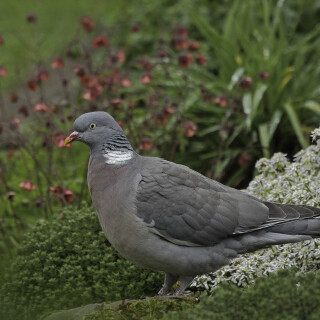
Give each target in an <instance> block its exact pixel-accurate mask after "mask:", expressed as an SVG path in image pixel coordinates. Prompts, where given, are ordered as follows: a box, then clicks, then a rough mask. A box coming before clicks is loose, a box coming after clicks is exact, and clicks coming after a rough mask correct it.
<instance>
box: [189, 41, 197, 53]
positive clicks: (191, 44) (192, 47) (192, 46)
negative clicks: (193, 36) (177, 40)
mask: <svg viewBox="0 0 320 320" xmlns="http://www.w3.org/2000/svg"><path fill="white" fill-rule="evenodd" d="M199 47H200V44H199V42H189V43H188V50H189V51H197V50H198V49H199Z"/></svg>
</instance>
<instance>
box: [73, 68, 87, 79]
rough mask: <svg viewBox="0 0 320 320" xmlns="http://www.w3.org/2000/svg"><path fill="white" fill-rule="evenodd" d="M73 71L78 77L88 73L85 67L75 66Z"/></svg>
mask: <svg viewBox="0 0 320 320" xmlns="http://www.w3.org/2000/svg"><path fill="white" fill-rule="evenodd" d="M73 72H74V73H75V75H76V76H77V77H80V78H81V77H83V76H84V75H85V74H86V72H85V71H84V69H83V68H82V67H75V68H74V69H73Z"/></svg>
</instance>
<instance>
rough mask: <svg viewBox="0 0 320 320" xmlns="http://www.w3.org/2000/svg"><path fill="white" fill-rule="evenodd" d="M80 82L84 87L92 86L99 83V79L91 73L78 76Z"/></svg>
mask: <svg viewBox="0 0 320 320" xmlns="http://www.w3.org/2000/svg"><path fill="white" fill-rule="evenodd" d="M80 82H81V84H82V85H83V86H84V87H86V88H93V87H95V86H97V85H98V84H99V79H98V78H97V77H96V76H93V75H91V74H85V75H84V76H82V77H80Z"/></svg>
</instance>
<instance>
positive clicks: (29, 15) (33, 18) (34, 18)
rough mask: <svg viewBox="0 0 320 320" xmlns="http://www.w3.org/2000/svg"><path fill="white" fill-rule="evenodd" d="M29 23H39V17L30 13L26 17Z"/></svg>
mask: <svg viewBox="0 0 320 320" xmlns="http://www.w3.org/2000/svg"><path fill="white" fill-rule="evenodd" d="M26 19H27V21H28V22H30V23H34V22H36V21H37V16H36V15H35V14H34V13H31V12H30V13H28V14H27V17H26Z"/></svg>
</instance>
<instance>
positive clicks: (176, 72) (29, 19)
mask: <svg viewBox="0 0 320 320" xmlns="http://www.w3.org/2000/svg"><path fill="white" fill-rule="evenodd" d="M319 12H320V4H319V2H318V1H314V0H287V1H283V0H278V1H276V0H270V1H264V0H260V1H254V0H248V1H239V0H238V1H230V0H224V1H220V2H213V1H209V0H203V1H189V2H186V1H183V0H179V1H175V2H174V3H173V2H172V1H169V0H162V1H147V0H141V1H137V2H129V1H126V0H119V1H117V2H115V3H113V2H111V3H110V2H108V3H106V2H105V1H102V0H98V1H96V2H95V4H94V5H92V3H89V2H88V1H85V0H78V1H75V0H70V1H60V0H57V1H55V2H49V1H41V2H40V1H35V0H26V1H24V2H23V4H21V3H12V2H11V3H9V2H8V1H1V3H0V52H1V55H0V179H1V184H0V208H1V209H0V231H1V232H0V254H1V257H5V259H4V258H3V259H0V261H1V262H0V264H4V265H6V264H8V263H9V261H10V260H11V258H10V257H13V256H14V255H15V254H16V253H15V248H16V246H17V244H18V243H19V242H20V240H21V236H22V235H23V234H24V232H25V231H26V230H28V229H29V227H30V226H32V225H33V224H34V223H35V222H36V221H37V220H39V219H43V218H44V219H51V218H52V216H54V215H56V214H58V212H59V211H60V210H61V209H62V208H64V207H66V206H70V205H71V206H75V207H77V208H78V209H79V208H81V205H82V203H83V201H85V202H88V203H90V197H89V195H88V191H87V187H86V167H87V160H88V150H87V149H86V147H85V146H83V145H80V144H74V145H73V146H72V148H64V147H63V140H64V138H65V136H66V135H67V134H68V132H69V130H70V129H71V128H72V123H73V121H74V119H75V118H76V117H77V116H78V115H80V114H82V113H84V112H89V111H95V110H104V111H108V112H109V113H111V114H112V115H113V116H114V117H115V118H116V120H117V121H119V123H120V125H121V126H122V127H123V129H124V131H125V133H126V134H127V135H128V138H129V140H130V142H131V143H132V145H133V147H134V148H135V149H136V150H137V151H139V152H140V153H141V154H143V155H151V156H160V157H163V158H165V159H168V160H171V161H175V162H178V163H183V164H185V165H188V166H190V167H191V168H193V169H195V170H197V171H200V172H201V173H203V174H205V175H207V176H209V177H211V178H214V179H216V180H219V181H221V182H223V183H225V184H228V185H230V186H233V187H237V188H244V187H246V186H247V185H248V183H249V182H250V180H251V179H252V177H253V175H254V163H255V162H256V160H257V159H259V158H261V157H262V156H266V157H269V156H270V155H272V154H273V153H274V152H278V151H282V152H284V153H287V154H288V156H289V158H290V157H291V156H292V155H293V154H294V153H295V152H297V151H298V150H299V149H300V148H301V147H303V148H305V147H307V146H308V144H309V138H308V136H309V133H310V131H311V130H312V129H313V128H314V127H317V126H318V125H319V119H320V117H319V115H320V85H319V79H320V65H319V62H318V61H319V58H320V52H319V49H318V48H319V46H320V37H319V33H320V27H319V20H318V16H319ZM13 16H14V18H10V19H9V18H7V17H13ZM0 268H1V266H0Z"/></svg>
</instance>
